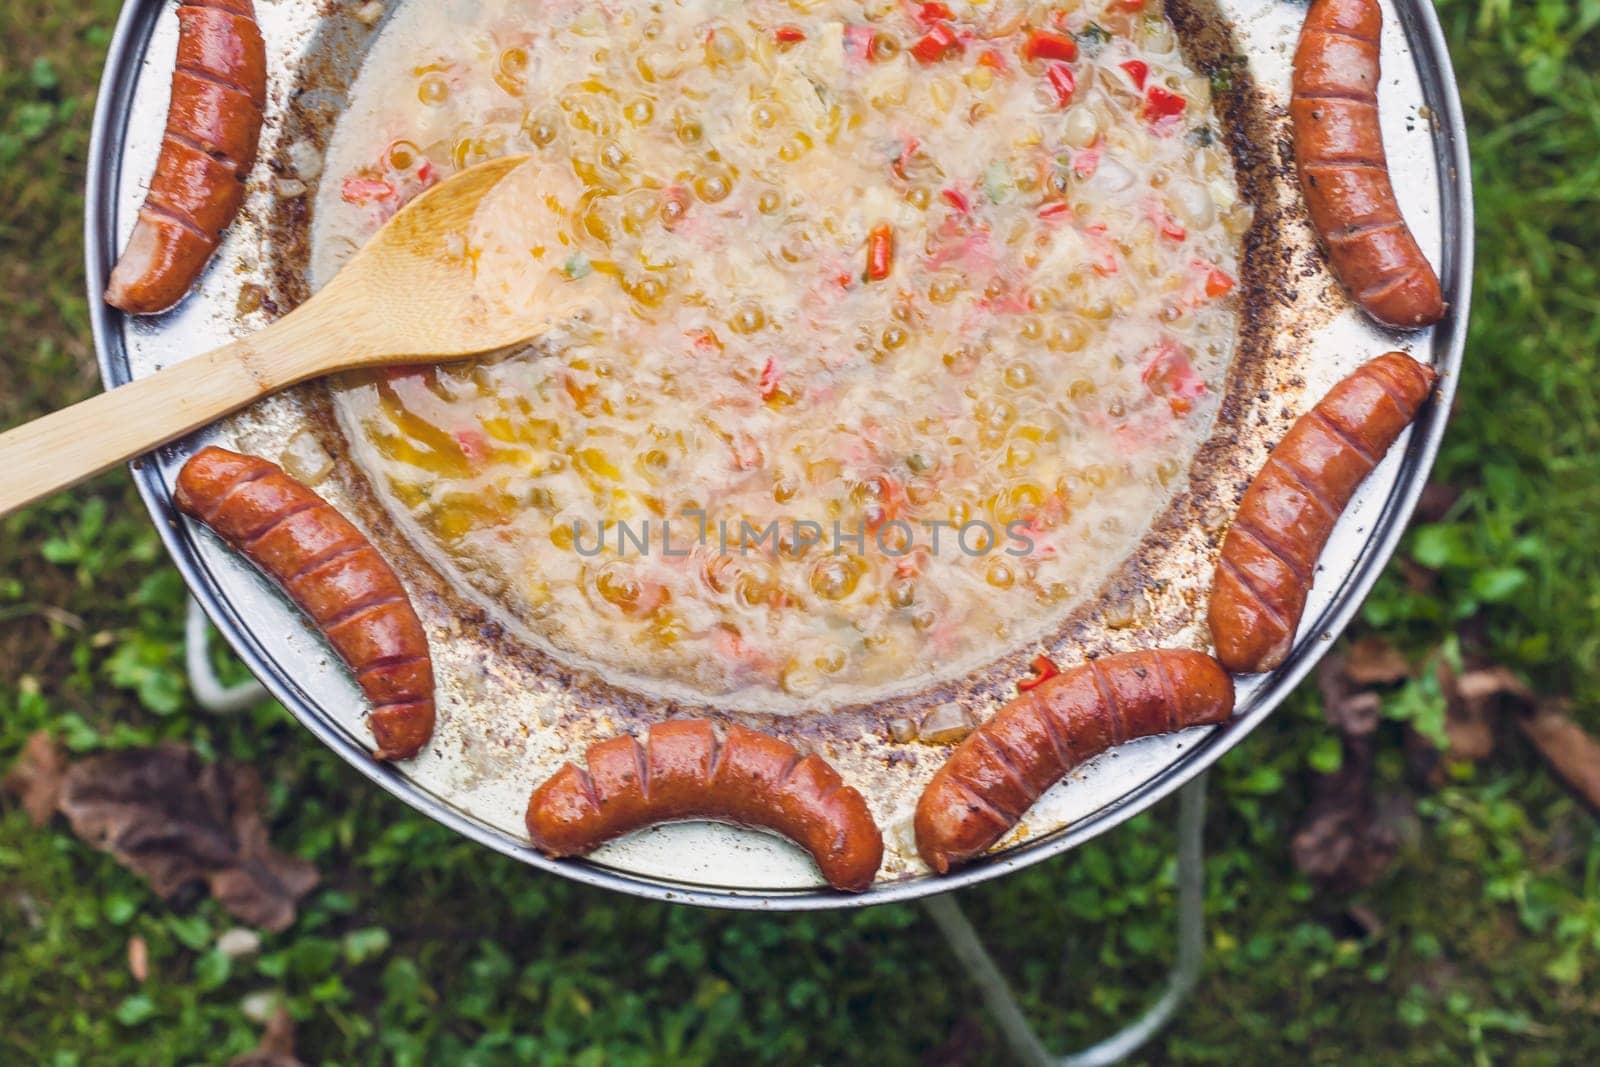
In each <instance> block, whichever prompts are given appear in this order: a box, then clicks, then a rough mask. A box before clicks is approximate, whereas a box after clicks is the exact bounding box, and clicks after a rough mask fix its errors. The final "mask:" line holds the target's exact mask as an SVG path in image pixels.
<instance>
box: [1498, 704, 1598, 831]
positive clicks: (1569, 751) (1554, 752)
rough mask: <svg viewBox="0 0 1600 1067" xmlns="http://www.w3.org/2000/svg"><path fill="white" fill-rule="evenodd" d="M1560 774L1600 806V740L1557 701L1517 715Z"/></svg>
mask: <svg viewBox="0 0 1600 1067" xmlns="http://www.w3.org/2000/svg"><path fill="white" fill-rule="evenodd" d="M1517 726H1518V727H1520V728H1521V730H1522V732H1523V734H1524V735H1526V736H1527V738H1528V740H1529V741H1531V742H1533V747H1534V748H1537V749H1538V750H1539V755H1541V756H1543V757H1544V760H1545V762H1546V763H1548V764H1550V769H1551V770H1552V771H1554V772H1555V773H1556V777H1558V778H1560V779H1561V780H1562V781H1563V782H1565V783H1566V784H1567V786H1568V788H1570V789H1571V790H1572V791H1573V792H1574V793H1576V794H1578V796H1579V797H1580V798H1581V799H1582V800H1583V801H1584V803H1586V804H1588V805H1589V806H1590V807H1591V808H1595V809H1597V810H1600V741H1596V740H1595V739H1594V738H1593V737H1591V736H1589V734H1588V732H1587V731H1585V730H1584V728H1583V727H1581V726H1579V725H1578V724H1577V723H1576V722H1575V721H1573V719H1572V716H1570V715H1568V714H1567V713H1566V712H1565V711H1564V710H1562V709H1561V707H1560V706H1559V705H1558V704H1557V703H1556V702H1554V701H1551V702H1548V703H1546V704H1544V705H1542V706H1540V707H1539V708H1538V709H1537V710H1536V711H1534V713H1533V714H1531V715H1525V716H1522V717H1520V718H1518V719H1517Z"/></svg>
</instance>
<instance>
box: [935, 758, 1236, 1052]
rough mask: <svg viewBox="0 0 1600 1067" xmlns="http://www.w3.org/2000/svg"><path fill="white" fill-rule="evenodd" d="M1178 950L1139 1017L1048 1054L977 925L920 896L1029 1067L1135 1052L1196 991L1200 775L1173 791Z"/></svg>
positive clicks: (1201, 863)
mask: <svg viewBox="0 0 1600 1067" xmlns="http://www.w3.org/2000/svg"><path fill="white" fill-rule="evenodd" d="M1178 803H1179V807H1178V956H1177V960H1176V961H1175V962H1174V963H1173V965H1172V971H1171V973H1170V974H1169V975H1168V977H1167V989H1166V992H1164V993H1162V994H1161V998H1160V999H1159V1000H1157V1001H1156V1002H1155V1003H1154V1004H1152V1005H1151V1006H1150V1008H1149V1009H1148V1010H1147V1011H1146V1012H1145V1013H1144V1014H1143V1015H1142V1016H1140V1017H1139V1018H1138V1019H1136V1020H1134V1021H1133V1022H1132V1023H1129V1024H1128V1025H1127V1026H1125V1027H1123V1028H1122V1029H1121V1030H1119V1031H1117V1032H1116V1033H1114V1034H1112V1035H1111V1036H1110V1037H1108V1038H1106V1039H1105V1040H1104V1041H1101V1042H1099V1043H1098V1044H1094V1045H1090V1046H1089V1047H1088V1048H1086V1049H1083V1050H1082V1051H1081V1052H1076V1053H1069V1054H1068V1055H1065V1056H1060V1057H1056V1056H1052V1055H1050V1052H1049V1050H1047V1049H1046V1048H1045V1047H1044V1043H1043V1042H1042V1041H1040V1040H1039V1035H1038V1034H1036V1033H1035V1032H1034V1029H1033V1027H1032V1026H1030V1025H1029V1024H1028V1020H1027V1018H1026V1017H1025V1016H1024V1015H1023V1014H1022V1006H1021V1004H1019V1003H1018V1002H1017V997H1016V994H1015V993H1013V992H1012V991H1011V985H1010V983H1009V982H1007V981H1006V978H1005V975H1003V974H1001V973H1000V968H999V967H997V966H995V962H994V957H993V956H991V955H989V950H988V949H987V948H985V947H984V944H983V941H982V940H981V939H980V938H979V937H978V931H977V930H975V929H973V926H972V923H971V922H970V921H969V920H968V919H967V917H966V914H965V913H963V912H962V910H961V907H960V905H958V904H957V903H956V901H955V896H954V895H953V894H950V893H946V894H944V895H943V896H937V897H929V898H927V899H926V900H924V901H923V902H922V903H923V907H924V908H926V909H927V912H928V917H929V918H931V919H932V920H933V922H934V925H936V926H938V928H939V932H940V933H941V934H943V935H944V939H945V940H946V941H947V942H949V945H950V949H951V951H952V952H954V953H955V955H956V959H958V960H959V961H961V965H962V966H963V967H965V968H966V969H967V971H968V973H970V974H971V975H972V978H973V980H974V981H975V982H977V983H978V991H979V992H980V993H982V995H983V1000H984V1004H985V1005H986V1006H987V1007H988V1009H989V1014H990V1015H992V1016H993V1017H994V1021H995V1024H996V1025H998V1026H999V1027H1000V1032H1001V1033H1002V1034H1003V1035H1005V1039H1006V1042H1007V1043H1008V1044H1009V1045H1010V1046H1011V1050H1012V1052H1014V1053H1015V1054H1016V1057H1017V1061H1018V1062H1019V1063H1022V1064H1026V1065H1027V1067H1105V1065H1108V1064H1114V1063H1121V1062H1122V1061H1123V1060H1125V1059H1127V1058H1128V1057H1129V1056H1131V1055H1133V1053H1134V1052H1135V1051H1137V1050H1138V1049H1139V1048H1140V1046H1142V1045H1144V1043H1145V1042H1147V1041H1149V1040H1150V1039H1151V1038H1152V1037H1154V1036H1155V1035H1156V1033H1157V1032H1158V1031H1159V1030H1160V1029H1161V1028H1162V1027H1163V1026H1165V1025H1166V1024H1167V1022H1168V1021H1169V1020H1170V1019H1171V1018H1172V1016H1173V1013H1174V1012H1176V1011H1177V1010H1178V1006H1179V1005H1180V1004H1182V1003H1183V1001H1184V1000H1185V999H1187V998H1188V996H1189V994H1190V993H1192V992H1194V987H1195V984H1196V983H1197V982H1199V980H1200V970H1201V966H1202V964H1203V962H1204V959H1205V856H1204V854H1203V852H1202V846H1203V840H1202V839H1203V835H1204V830H1205V815H1206V775H1204V774H1202V775H1200V776H1199V777H1198V778H1196V779H1195V780H1194V781H1192V782H1190V783H1189V784H1188V785H1186V786H1184V787H1183V789H1181V790H1180V791H1179V793H1178Z"/></svg>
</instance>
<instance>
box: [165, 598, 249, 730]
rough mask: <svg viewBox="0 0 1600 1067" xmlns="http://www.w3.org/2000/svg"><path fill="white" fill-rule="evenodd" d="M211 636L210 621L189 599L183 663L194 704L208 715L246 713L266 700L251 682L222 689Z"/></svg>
mask: <svg viewBox="0 0 1600 1067" xmlns="http://www.w3.org/2000/svg"><path fill="white" fill-rule="evenodd" d="M210 636H211V620H210V619H208V618H206V613H205V612H204V611H202V610H201V609H200V605H199V604H198V603H196V602H195V599H194V598H193V597H190V598H189V609H188V614H187V615H185V617H184V624H183V646H184V647H183V661H184V667H185V668H186V669H187V670H188V672H189V691H190V692H192V693H194V699H195V701H196V702H197V703H198V704H199V705H200V706H201V707H202V708H205V709H206V710H207V711H210V712H215V713H217V714H219V715H231V714H233V713H234V712H236V711H243V710H244V709H245V708H248V707H250V706H251V705H253V704H259V703H260V702H261V701H263V700H265V699H266V698H267V691H266V689H264V688H263V687H262V685H261V683H260V682H258V681H256V680H255V679H253V678H252V679H251V680H250V681H248V682H243V683H241V684H239V685H232V686H228V685H223V684H222V679H220V678H218V677H217V672H216V671H215V670H213V669H212V667H211V656H210V655H209V653H208V649H207V645H208V643H209V639H210Z"/></svg>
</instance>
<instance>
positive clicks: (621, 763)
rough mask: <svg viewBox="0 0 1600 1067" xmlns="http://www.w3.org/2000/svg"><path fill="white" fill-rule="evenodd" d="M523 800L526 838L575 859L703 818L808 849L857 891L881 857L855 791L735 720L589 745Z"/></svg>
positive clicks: (675, 725) (833, 880)
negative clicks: (662, 826)
mask: <svg viewBox="0 0 1600 1067" xmlns="http://www.w3.org/2000/svg"><path fill="white" fill-rule="evenodd" d="M586 763H587V769H585V768H583V767H578V766H576V765H574V764H571V763H568V764H566V765H565V766H563V767H562V768H561V769H560V770H559V771H557V772H556V773H555V774H554V775H552V776H551V777H550V778H548V779H546V780H545V782H544V783H542V784H541V785H540V786H539V787H538V788H537V789H535V790H534V791H533V796H532V797H531V798H530V799H529V800H528V813H527V821H528V836H529V838H530V839H532V841H533V846H534V847H535V848H537V849H539V850H540V851H541V852H544V853H546V854H548V855H551V856H557V857H560V856H581V855H583V854H585V853H588V852H591V851H593V850H594V849H595V848H598V847H599V846H600V845H602V844H604V843H605V842H607V841H610V840H612V839H613V838H617V837H621V836H622V835H624V834H627V833H631V832H633V831H634V830H639V829H643V828H644V827H646V826H653V825H655V824H657V823H664V822H683V821H688V820H697V819H709V820H713V821H717V822H727V823H733V824H734V825H736V826H746V827H753V828H758V829H764V830H771V831H773V832H775V833H778V834H782V835H783V836H784V837H787V838H788V839H789V840H791V841H793V842H794V843H795V844H797V845H799V846H800V847H801V848H803V849H805V850H806V851H807V852H809V853H811V856H812V858H813V859H815V860H816V861H817V866H818V867H819V868H821V870H822V876H823V877H824V878H825V879H827V881H828V884H829V885H831V886H833V887H834V888H835V889H843V890H846V891H849V892H860V891H861V890H863V889H866V888H867V887H868V886H869V885H871V884H872V880H873V877H874V876H875V875H876V874H877V871H878V865H879V864H880V863H882V862H883V834H882V833H881V832H880V831H879V829H878V826H877V824H876V823H875V822H873V819H872V813H871V812H870V811H869V810H868V809H867V802H866V801H865V800H864V799H862V796H861V794H860V793H858V792H857V791H856V790H855V789H853V788H852V787H850V786H847V785H845V784H844V782H843V781H842V780H841V779H840V777H839V775H838V772H836V771H835V770H834V769H833V768H832V767H830V766H829V765H828V764H827V763H826V762H825V761H824V760H822V759H821V758H820V757H818V756H801V754H800V753H799V752H798V751H796V750H795V748H794V746H793V745H790V744H788V743H787V742H785V741H780V740H779V739H778V738H776V737H772V736H771V735H769V734H764V733H759V732H757V731H755V730H749V729H746V728H744V727H742V726H730V727H728V731H727V737H726V739H722V740H719V739H718V737H717V734H716V732H715V730H713V729H712V726H711V723H710V722H708V721H706V720H704V719H675V720H673V721H670V722H663V723H657V724H656V725H654V726H652V727H651V728H650V734H649V737H648V739H647V740H646V741H645V743H644V744H640V743H639V742H638V741H637V740H636V739H634V738H633V737H631V736H629V735H623V736H621V737H613V738H611V739H609V740H606V741H601V742H599V743H598V744H595V745H591V746H590V747H589V751H588V754H587V757H586Z"/></svg>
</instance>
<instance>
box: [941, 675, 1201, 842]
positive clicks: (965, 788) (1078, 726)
mask: <svg viewBox="0 0 1600 1067" xmlns="http://www.w3.org/2000/svg"><path fill="white" fill-rule="evenodd" d="M1019 688H1020V687H1019ZM1232 714H1233V679H1231V678H1229V677H1228V675H1227V673H1226V672H1224V671H1223V669H1222V667H1221V666H1219V665H1218V663H1217V661H1216V660H1214V659H1212V658H1211V657H1210V656H1207V655H1204V654H1203V653H1200V652H1189V651H1170V650H1162V651H1155V652H1128V653H1124V654H1123V655H1119V656H1108V657H1106V658H1104V659H1098V660H1090V661H1089V662H1088V663H1085V664H1084V665H1082V666H1080V667H1075V668H1073V669H1072V670H1068V671H1065V672H1063V673H1061V674H1056V675H1054V676H1050V677H1045V678H1044V679H1043V680H1042V681H1040V680H1035V681H1034V683H1032V684H1030V685H1029V686H1028V687H1027V688H1026V689H1025V690H1023V691H1022V692H1020V693H1018V695H1017V697H1016V699H1014V700H1012V701H1011V702H1010V703H1008V704H1006V705H1005V706H1004V707H1002V708H1001V709H1000V710H999V711H997V712H995V713H994V715H993V716H991V717H990V718H989V720H988V721H987V722H985V723H984V724H983V725H982V726H980V727H978V728H977V730H975V731H974V732H972V733H971V734H969V735H967V737H966V738H965V739H964V740H963V741H962V742H961V744H959V745H957V746H956V750H955V751H954V752H952V753H951V754H950V758H949V760H947V761H946V762H945V765H944V766H943V767H940V768H939V770H938V772H937V773H936V774H934V776H933V779H932V780H931V781H929V782H928V786H927V788H926V789H924V790H923V791H922V796H921V797H920V798H918V800H917V813H916V818H915V821H914V823H913V826H914V828H915V830H916V835H917V851H918V852H920V853H921V854H922V858H923V859H924V860H925V861H926V862H927V864H928V866H930V867H932V868H933V869H934V870H935V871H938V872H939V873H940V874H944V873H945V872H947V871H949V870H950V868H951V867H954V866H958V865H960V864H962V863H965V862H966V861H968V860H970V859H972V857H974V856H976V855H978V854H979V853H980V852H983V851H984V850H985V849H987V848H988V847H989V846H990V845H992V844H994V843H995V842H996V841H998V840H1000V838H1001V837H1003V836H1005V834H1006V833H1007V832H1008V831H1009V830H1010V829H1011V828H1012V827H1013V826H1015V825H1017V823H1018V822H1019V821H1021V819H1022V816H1023V813H1024V812H1026V811H1027V810H1028V808H1030V807H1032V806H1033V803H1034V801H1036V800H1038V799H1039V797H1040V795H1041V794H1043V793H1044V791H1045V790H1046V789H1049V788H1050V787H1051V786H1052V785H1054V784H1055V783H1056V782H1058V781H1060V780H1061V779H1062V778H1063V777H1065V775H1066V774H1067V772H1068V771H1070V770H1072V769H1073V768H1074V767H1076V766H1078V765H1079V764H1081V763H1083V762H1084V761H1086V760H1088V759H1091V758H1092V757H1094V756H1098V755H1099V754H1100V753H1102V752H1104V751H1105V750H1106V749H1108V748H1113V747H1115V746H1117V745H1120V744H1122V743H1124V742H1126V741H1132V740H1134V739H1135V738H1139V737H1151V736H1154V735H1156V734H1165V733H1172V732H1173V731H1175V730H1185V729H1188V728H1189V727H1191V726H1202V725H1209V724H1212V723H1220V722H1226V721H1227V719H1228V718H1229V716H1231V715H1232Z"/></svg>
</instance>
